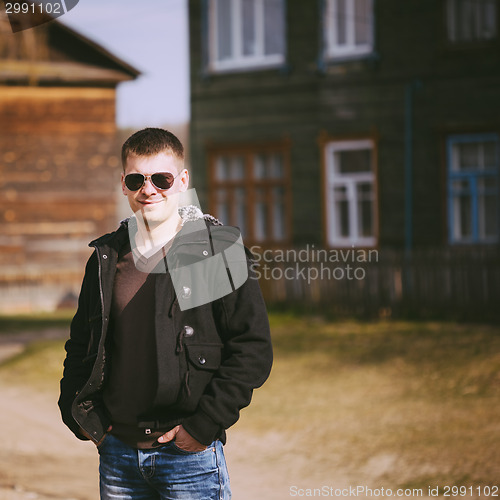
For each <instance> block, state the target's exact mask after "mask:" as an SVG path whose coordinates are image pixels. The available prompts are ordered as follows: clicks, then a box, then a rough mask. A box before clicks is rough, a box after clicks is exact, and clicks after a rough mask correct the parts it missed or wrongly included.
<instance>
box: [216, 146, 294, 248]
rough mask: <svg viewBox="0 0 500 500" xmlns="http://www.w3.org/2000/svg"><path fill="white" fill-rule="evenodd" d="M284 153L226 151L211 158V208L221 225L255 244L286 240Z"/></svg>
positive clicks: (265, 149) (264, 150)
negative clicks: (227, 225) (239, 233)
mask: <svg viewBox="0 0 500 500" xmlns="http://www.w3.org/2000/svg"><path fill="white" fill-rule="evenodd" d="M287 157H288V156H287V154H286V151H285V150H283V149H280V148H277V149H276V148H274V149H273V148H272V149H267V148H264V149H263V150H261V151H253V150H233V151H231V150H228V151H220V152H214V153H212V155H211V160H210V164H211V189H210V197H211V198H210V207H211V210H212V212H213V213H214V215H215V216H216V217H217V218H219V219H220V220H221V221H222V222H223V223H224V224H230V225H233V226H238V227H239V228H240V230H241V232H242V234H243V237H244V238H245V239H247V240H249V241H251V242H256V243H266V244H267V243H279V242H284V241H286V240H288V238H289V228H288V215H289V213H290V211H289V203H288V192H289V189H288V187H287V182H288V173H287V172H288V165H287Z"/></svg>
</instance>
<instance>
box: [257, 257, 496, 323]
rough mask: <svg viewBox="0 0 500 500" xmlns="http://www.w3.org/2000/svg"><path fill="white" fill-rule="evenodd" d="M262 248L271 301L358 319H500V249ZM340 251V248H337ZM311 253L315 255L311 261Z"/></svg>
mask: <svg viewBox="0 0 500 500" xmlns="http://www.w3.org/2000/svg"><path fill="white" fill-rule="evenodd" d="M300 251H301V250H292V251H288V252H285V251H280V250H273V251H267V253H266V252H264V253H256V262H255V265H254V270H255V271H256V273H257V276H258V277H259V282H260V285H261V288H262V290H263V293H264V296H265V298H266V302H267V303H268V305H269V306H271V307H273V306H278V307H279V306H291V307H293V308H297V309H304V310H313V311H318V312H326V313H329V314H332V315H342V316H345V315H349V316H357V317H415V318H450V319H466V320H468V319H470V320H487V321H491V320H495V319H500V250H499V249H498V248H460V249H457V248H446V249H432V250H429V249H427V250H418V251H414V252H412V254H411V255H405V253H404V252H403V251H395V250H392V249H380V250H378V251H375V250H372V251H371V252H368V251H365V252H364V255H365V257H364V258H363V256H362V255H363V251H362V250H353V252H354V254H352V255H348V254H347V251H345V252H344V254H339V253H338V252H340V251H335V250H328V251H325V250H322V251H321V253H314V252H317V251H316V250H313V251H311V250H310V249H309V250H308V251H304V249H302V252H303V253H302V255H301V254H300V253H299V252H300ZM334 252H337V253H334ZM308 256H309V258H307V257H308Z"/></svg>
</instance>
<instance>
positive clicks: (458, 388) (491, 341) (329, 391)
mask: <svg viewBox="0 0 500 500" xmlns="http://www.w3.org/2000/svg"><path fill="white" fill-rule="evenodd" d="M271 323H272V331H273V343H274V347H275V364H274V367H273V372H272V374H271V377H270V379H269V380H268V382H267V383H266V384H265V385H264V387H263V388H262V389H259V390H257V391H255V393H254V398H253V400H252V404H251V405H250V407H249V408H247V409H245V410H244V411H243V412H242V417H241V419H240V421H239V422H238V423H237V424H236V425H235V426H233V427H232V428H231V429H229V431H228V443H227V445H226V447H225V453H226V457H227V461H228V467H229V473H230V477H231V486H232V490H233V499H234V500H284V499H288V498H293V497H299V498H300V497H302V498H305V497H313V496H315V497H326V496H329V497H331V498H332V497H337V498H341V497H348V496H355V497H356V498H360V499H364V498H373V497H381V498H388V495H384V494H382V493H381V492H380V489H381V488H385V489H387V488H392V489H393V491H394V494H393V497H394V498H397V494H396V489H397V488H406V489H408V491H409V493H408V492H407V494H406V495H405V496H406V497H413V496H418V498H429V497H430V494H429V487H435V486H436V485H439V486H440V487H441V488H443V487H444V486H445V485H450V486H452V485H454V486H470V487H471V488H474V490H473V494H470V493H468V492H467V494H466V495H465V498H467V499H471V500H472V499H474V498H477V499H479V498H481V499H483V498H485V497H493V498H496V497H498V489H497V490H494V489H490V490H488V491H487V490H485V489H484V488H487V487H490V488H491V487H493V488H495V487H496V488H498V478H499V477H500V451H499V450H500V446H499V443H500V426H499V424H498V408H499V401H500V398H499V395H500V370H499V368H500V328H498V326H496V325H460V324H457V323H443V322H437V323H422V322H399V323H398V322H391V323H384V322H359V321H342V322H332V321H323V320H319V319H318V320H314V321H313V320H312V319H311V318H307V317H304V318H301V317H295V316H290V317H288V316H282V315H281V316H280V315H272V316H271ZM8 331H9V330H8V329H7V330H6V329H5V328H3V332H4V333H2V334H1V335H0V363H1V362H2V360H4V361H5V360H6V359H9V358H12V356H16V354H19V353H21V352H23V354H22V355H21V356H19V357H18V358H17V359H16V360H15V361H12V360H11V361H8V362H7V364H5V363H4V364H3V366H2V367H1V369H0V391H1V394H2V411H1V412H0V433H1V434H0V437H1V442H2V446H1V447H0V500H27V499H40V500H47V499H60V500H70V499H74V500H94V499H96V498H98V496H99V495H98V470H97V466H98V464H97V462H98V458H97V453H96V450H95V446H94V445H93V444H92V443H90V442H81V441H79V440H77V439H76V438H75V437H74V436H73V435H72V434H71V432H70V431H69V430H68V429H67V428H66V427H65V426H64V425H63V423H62V422H61V419H60V415H59V410H58V407H57V397H58V379H59V378H60V371H61V362H62V359H63V357H64V351H63V348H62V340H61V339H63V338H65V337H66V336H67V327H65V328H61V329H56V328H45V329H43V330H41V331H40V330H38V331H36V332H30V331H26V332H17V333H15V334H9V333H6V332H8ZM35 339H36V340H37V342H35V343H32V342H31V341H32V340H35ZM41 339H46V340H47V342H45V343H44V342H39V341H40V340H41ZM358 486H363V487H366V488H372V490H373V491H372V493H371V494H369V493H368V492H365V493H363V492H358V491H356V492H355V493H356V494H353V493H352V489H351V490H349V488H353V487H354V488H357V487H358ZM330 487H333V488H334V489H342V488H347V491H346V492H344V493H342V494H339V493H337V494H335V493H331V492H330V490H329V488H330ZM477 488H483V489H481V493H482V494H481V495H478V494H477ZM417 490H419V491H421V494H419V495H416V494H414V491H417ZM443 493H444V491H443V490H441V491H440V496H442V494H443ZM485 493H488V494H485ZM495 493H496V495H495ZM455 496H457V495H455ZM459 496H461V495H459ZM452 497H453V495H452ZM193 500H197V499H193Z"/></svg>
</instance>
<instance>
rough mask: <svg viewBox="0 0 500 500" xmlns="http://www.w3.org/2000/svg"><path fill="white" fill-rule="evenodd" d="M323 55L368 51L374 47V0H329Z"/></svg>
mask: <svg viewBox="0 0 500 500" xmlns="http://www.w3.org/2000/svg"><path fill="white" fill-rule="evenodd" d="M326 10H327V11H326V16H325V19H326V25H325V31H326V37H325V38H326V40H325V41H326V56H327V57H329V58H336V57H344V56H357V55H362V54H368V53H370V52H372V50H373V0H328V3H327V9H326Z"/></svg>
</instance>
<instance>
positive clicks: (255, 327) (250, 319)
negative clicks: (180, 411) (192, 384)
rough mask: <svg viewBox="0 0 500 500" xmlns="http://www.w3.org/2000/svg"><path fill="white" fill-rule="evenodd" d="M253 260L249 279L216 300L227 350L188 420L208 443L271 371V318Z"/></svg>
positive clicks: (194, 432) (196, 434) (190, 428)
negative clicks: (253, 266)
mask: <svg viewBox="0 0 500 500" xmlns="http://www.w3.org/2000/svg"><path fill="white" fill-rule="evenodd" d="M251 263H252V261H251V260H248V261H247V265H248V267H249V276H248V279H247V280H246V281H245V283H244V284H243V285H242V286H241V287H240V288H238V289H237V290H235V291H233V292H232V293H230V294H229V295H226V296H225V297H223V298H221V299H219V300H218V301H216V302H215V303H214V305H213V309H214V312H215V315H216V319H217V322H218V323H219V325H218V327H219V328H220V334H221V336H222V338H223V341H224V352H225V356H224V358H223V361H222V364H221V366H220V368H219V369H218V370H217V372H216V373H215V374H214V376H213V378H212V380H211V382H210V383H209V385H208V386H207V388H206V390H205V392H204V394H203V395H202V397H201V399H200V402H199V404H198V407H197V410H196V412H195V413H194V414H193V415H191V416H189V417H188V418H186V419H185V420H184V421H183V423H182V425H183V427H184V428H185V429H186V430H187V432H188V433H189V434H191V435H192V436H193V437H194V438H195V439H196V440H197V441H199V442H200V443H202V444H205V445H209V444H210V443H211V442H212V441H213V440H214V439H215V438H216V437H217V436H219V435H220V434H221V432H222V431H223V430H225V429H227V428H229V427H230V426H231V425H233V424H234V423H235V422H236V421H237V420H238V418H239V412H240V410H241V409H242V408H244V407H246V406H248V405H249V404H250V400H251V398H252V392H253V389H256V388H257V387H260V386H261V385H262V384H263V383H264V382H265V380H266V379H267V377H268V376H269V373H270V371H271V365H272V357H273V355H272V347H271V336H270V329H269V321H268V317H267V311H266V306H265V304H264V299H263V297H262V293H261V290H260V287H259V283H258V281H257V277H256V275H255V273H254V272H253V270H252V266H251Z"/></svg>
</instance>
